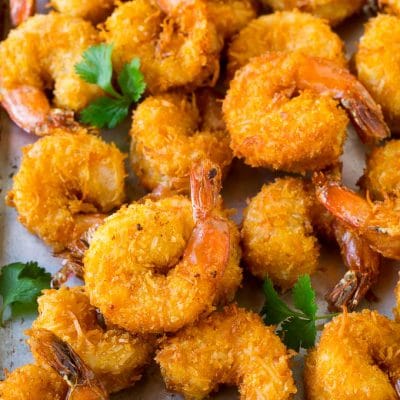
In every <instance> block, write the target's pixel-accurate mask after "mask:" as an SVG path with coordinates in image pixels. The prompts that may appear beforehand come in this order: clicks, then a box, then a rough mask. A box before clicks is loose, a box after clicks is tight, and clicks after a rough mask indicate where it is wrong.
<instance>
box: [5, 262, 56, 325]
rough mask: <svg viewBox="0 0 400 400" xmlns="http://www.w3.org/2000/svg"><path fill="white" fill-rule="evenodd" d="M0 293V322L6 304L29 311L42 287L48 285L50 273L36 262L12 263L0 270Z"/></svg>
mask: <svg viewBox="0 0 400 400" xmlns="http://www.w3.org/2000/svg"><path fill="white" fill-rule="evenodd" d="M0 273H1V275H0V294H1V296H2V298H3V305H2V307H1V308H0V323H1V325H3V322H4V321H3V313H4V310H5V308H6V307H7V306H10V307H11V310H12V311H14V308H15V309H16V308H18V310H19V311H24V310H26V311H30V310H31V309H32V307H33V306H35V305H36V299H37V298H38V296H39V295H40V293H41V291H42V290H43V289H46V288H49V287H50V280H51V275H50V273H48V272H46V271H45V270H44V269H43V268H41V267H39V266H38V264H37V263H36V262H28V263H26V264H24V263H20V262H17V263H13V264H9V265H6V266H4V267H3V268H1V270H0Z"/></svg>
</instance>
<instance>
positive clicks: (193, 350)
mask: <svg viewBox="0 0 400 400" xmlns="http://www.w3.org/2000/svg"><path fill="white" fill-rule="evenodd" d="M290 356H291V355H290V353H289V352H288V351H287V349H286V347H285V346H284V344H283V343H282V342H281V341H280V339H279V338H278V336H276V335H275V333H274V328H272V327H268V326H266V325H264V323H263V322H262V320H261V318H260V317H259V316H258V315H257V314H255V313H253V312H250V311H246V310H244V309H242V308H238V307H237V306H236V305H231V306H229V307H227V308H225V309H224V310H223V311H222V312H214V313H213V314H211V315H210V316H209V317H208V318H206V319H204V320H200V321H199V322H198V323H197V324H195V325H190V326H188V327H186V328H184V329H182V330H181V331H179V332H178V333H177V334H176V335H175V336H173V337H171V338H168V339H166V340H165V341H164V342H163V343H162V345H161V349H160V350H159V352H158V353H157V356H156V361H157V363H158V364H160V367H161V373H162V375H163V377H164V380H165V383H166V385H167V387H168V388H169V389H171V390H176V391H178V392H180V393H183V394H184V396H185V398H187V399H202V398H204V397H207V395H208V394H209V393H211V392H212V391H215V390H217V389H218V385H219V384H227V385H234V386H238V387H239V392H240V398H241V399H243V400H244V399H280V400H284V399H290V398H291V395H292V394H293V393H296V387H295V385H294V381H293V377H292V372H291V370H290V367H289V358H290Z"/></svg>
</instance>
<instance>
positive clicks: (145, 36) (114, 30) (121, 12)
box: [103, 0, 223, 94]
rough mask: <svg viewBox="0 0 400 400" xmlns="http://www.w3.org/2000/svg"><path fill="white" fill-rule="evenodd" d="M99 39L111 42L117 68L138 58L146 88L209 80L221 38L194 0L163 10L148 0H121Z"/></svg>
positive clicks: (213, 73) (153, 90)
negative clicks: (124, 0) (125, 0)
mask: <svg viewBox="0 0 400 400" xmlns="http://www.w3.org/2000/svg"><path fill="white" fill-rule="evenodd" d="M103 38H104V39H105V40H106V42H107V43H112V44H113V46H114V50H113V63H114V67H115V68H116V70H117V71H121V69H122V67H123V65H124V64H125V63H127V62H130V61H131V60H132V58H134V57H139V58H140V60H141V70H142V72H143V74H144V77H145V81H146V83H147V87H148V89H149V91H150V92H151V93H152V94H154V93H158V92H162V91H165V90H167V89H169V88H173V87H179V86H190V87H196V86H199V85H204V84H207V83H211V84H212V83H215V80H216V79H217V78H218V74H219V53H220V50H221V48H222V44H223V40H222V38H221V37H220V35H219V34H218V33H217V30H216V27H215V25H214V24H213V22H212V21H211V19H210V16H209V15H208V12H207V6H206V4H205V3H204V2H203V1H201V0H194V1H193V2H189V3H188V4H185V5H182V6H180V7H178V8H177V9H176V10H174V11H172V12H171V13H169V14H168V15H167V14H164V13H163V12H162V11H161V9H160V8H159V7H158V6H157V5H155V4H153V2H152V1H150V0H132V1H128V2H126V3H122V4H120V5H119V7H117V8H116V9H115V10H114V12H113V13H112V15H111V16H110V17H109V18H108V19H107V20H106V22H105V26H104V32H103Z"/></svg>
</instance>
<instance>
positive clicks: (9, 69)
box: [0, 12, 102, 134]
mask: <svg viewBox="0 0 400 400" xmlns="http://www.w3.org/2000/svg"><path fill="white" fill-rule="evenodd" d="M98 41H99V35H98V32H97V31H96V29H95V28H94V27H93V26H92V25H91V24H90V23H89V22H87V21H84V20H82V19H80V18H75V17H71V16H68V15H61V14H58V13H55V12H52V13H50V14H48V15H35V16H34V17H31V18H29V19H28V20H27V21H26V22H24V23H23V24H22V25H20V26H19V27H18V28H16V29H14V30H12V31H11V32H10V33H9V35H8V37H7V39H6V40H5V41H3V42H1V43H0V60H1V63H0V99H1V101H2V104H3V106H4V107H5V108H6V109H7V111H8V113H9V114H10V117H11V118H12V119H14V121H15V122H16V123H17V124H18V125H20V126H21V127H22V128H24V129H26V130H27V131H30V132H34V133H36V134H40V132H38V130H39V128H40V125H43V124H45V123H46V122H47V119H48V118H49V115H50V104H49V101H48V99H47V96H46V94H45V92H44V91H45V89H51V90H52V92H53V96H54V97H53V100H52V103H53V105H54V106H55V107H59V108H61V109H67V110H73V111H79V110H81V109H82V108H84V107H85V106H86V105H87V104H88V103H89V102H90V101H91V100H93V99H94V98H96V97H98V96H99V95H101V94H102V91H101V90H100V89H99V87H98V86H96V85H91V84H88V83H86V82H84V81H83V80H82V79H80V78H79V76H78V75H77V74H76V72H75V69H74V66H75V64H76V63H77V62H79V61H80V60H81V56H82V53H83V52H84V51H85V50H86V49H87V48H88V47H90V46H92V45H94V44H96V43H98Z"/></svg>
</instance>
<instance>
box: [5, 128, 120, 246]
mask: <svg viewBox="0 0 400 400" xmlns="http://www.w3.org/2000/svg"><path fill="white" fill-rule="evenodd" d="M124 158H125V157H124V155H123V154H122V153H121V152H120V151H119V150H118V149H117V148H116V147H115V145H113V144H108V143H105V142H103V141H102V140H101V139H100V138H99V137H96V136H95V135H92V134H89V133H87V131H86V129H84V128H80V130H79V131H77V132H75V133H69V132H65V131H64V130H58V131H57V132H56V133H54V134H53V135H50V136H45V137H43V138H41V139H39V140H38V141H37V142H35V143H34V144H32V145H28V146H26V147H24V149H23V156H22V161H21V166H20V169H19V170H18V172H17V173H16V175H15V176H14V182H13V188H12V189H11V191H10V192H9V193H8V194H7V203H8V205H10V206H12V207H15V208H16V210H17V212H18V214H19V220H20V222H21V223H22V224H23V225H24V226H25V227H26V228H27V229H28V230H29V231H31V232H33V233H35V234H36V235H38V236H39V237H40V238H41V239H42V240H44V242H45V243H47V244H48V245H50V246H51V247H52V248H53V250H54V251H56V252H59V251H62V250H64V249H66V248H68V246H70V245H71V244H72V243H73V242H74V240H76V239H78V238H80V237H81V235H82V234H83V233H84V232H85V231H87V229H88V228H89V227H90V226H92V225H93V223H98V222H99V220H101V219H102V218H103V217H100V216H99V215H98V214H99V213H102V214H106V213H108V212H109V211H111V210H112V209H114V208H116V207H119V206H120V205H121V204H122V202H123V200H124V197H125V191H124V180H125V175H126V174H125V168H124Z"/></svg>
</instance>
